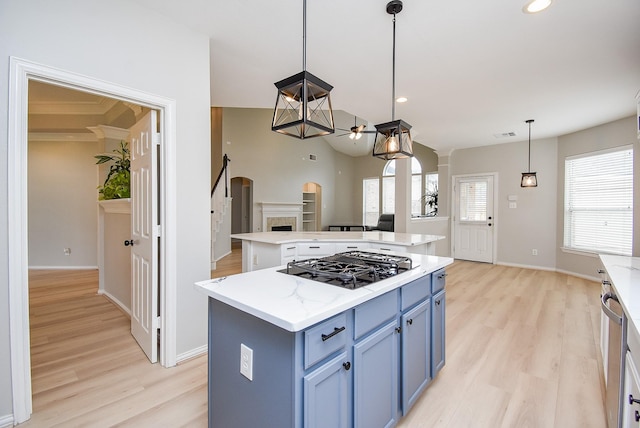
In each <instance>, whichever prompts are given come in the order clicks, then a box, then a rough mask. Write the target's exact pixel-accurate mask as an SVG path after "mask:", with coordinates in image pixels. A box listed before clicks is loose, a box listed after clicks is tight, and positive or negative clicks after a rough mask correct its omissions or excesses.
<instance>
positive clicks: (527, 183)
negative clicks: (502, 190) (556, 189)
mask: <svg viewBox="0 0 640 428" xmlns="http://www.w3.org/2000/svg"><path fill="white" fill-rule="evenodd" d="M520 187H538V177H536V173H535V172H523V173H522V181H520Z"/></svg>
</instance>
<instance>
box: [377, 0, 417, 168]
mask: <svg viewBox="0 0 640 428" xmlns="http://www.w3.org/2000/svg"><path fill="white" fill-rule="evenodd" d="M400 11H402V2H401V1H400V0H392V1H390V2H389V3H387V13H388V14H390V15H393V60H392V63H393V72H392V84H391V122H386V123H381V124H379V125H376V130H377V131H378V132H377V134H376V142H375V144H374V145H373V156H374V157H377V158H380V159H385V160H390V159H400V158H407V157H412V156H413V141H411V132H410V130H411V125H409V124H408V123H407V122H405V121H404V120H395V116H396V14H398V13H400Z"/></svg>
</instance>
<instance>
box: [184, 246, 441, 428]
mask: <svg viewBox="0 0 640 428" xmlns="http://www.w3.org/2000/svg"><path fill="white" fill-rule="evenodd" d="M404 256H409V257H410V258H411V259H412V261H413V267H412V269H410V270H407V271H406V272H402V273H399V274H397V275H395V276H393V277H390V278H387V279H384V280H380V281H378V282H374V283H372V284H370V285H367V286H364V287H361V288H356V289H346V288H343V287H339V286H335V285H331V284H325V283H321V282H316V281H313V280H310V279H305V278H300V277H297V276H294V275H287V274H286V273H283V272H280V271H279V270H282V267H280V268H268V269H263V270H257V271H251V272H246V273H242V274H238V275H233V276H229V277H225V278H218V279H211V280H207V281H202V282H199V283H197V284H196V287H197V288H198V289H199V290H201V291H202V292H204V293H205V294H206V295H207V296H209V344H208V346H209V363H208V364H209V367H208V368H209V373H208V376H209V377H208V388H209V390H208V391H209V426H210V427H234V428H236V427H247V428H249V427H251V428H254V427H278V428H281V427H298V428H300V427H307V428H311V427H332V428H336V427H367V428H371V427H385V426H394V425H395V424H396V423H397V422H398V420H399V419H400V418H401V417H402V415H404V414H406V413H407V412H408V411H409V410H410V408H411V406H412V405H413V403H414V402H415V400H416V399H417V398H418V397H419V395H420V394H421V393H422V392H423V391H424V389H425V388H426V387H427V386H428V385H429V383H430V382H431V380H432V379H433V377H434V376H436V374H437V373H438V371H439V370H440V369H441V368H442V367H443V365H444V360H445V358H444V357H445V354H444V349H445V348H444V343H445V335H444V331H445V325H444V316H445V276H446V274H445V270H444V268H445V267H446V266H447V265H449V264H450V263H452V262H453V260H452V259H450V258H445V257H436V256H427V255H418V254H409V255H407V254H404Z"/></svg>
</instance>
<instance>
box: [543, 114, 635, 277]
mask: <svg viewBox="0 0 640 428" xmlns="http://www.w3.org/2000/svg"><path fill="white" fill-rule="evenodd" d="M635 121H636V118H635V117H629V118H626V119H621V120H617V121H615V122H610V123H605V124H604V125H600V126H596V127H594V128H589V129H585V130H584V131H579V132H574V133H573V134H568V135H564V136H561V137H559V138H558V196H557V201H556V207H557V209H556V217H557V220H558V221H557V224H556V231H557V232H556V235H557V240H556V242H555V245H556V247H557V248H558V252H557V257H556V267H557V268H558V269H559V270H561V271H567V272H574V273H578V274H581V275H585V276H591V277H596V276H597V274H596V269H597V268H598V267H599V266H600V262H599V261H598V260H597V259H595V258H594V257H593V256H588V255H581V254H573V253H568V252H564V251H562V250H561V247H562V245H563V239H564V236H563V233H564V232H563V231H564V160H565V158H566V157H567V156H573V155H577V154H582V153H589V152H594V151H597V150H604V149H608V148H612V147H619V146H625V145H629V144H633V145H634V149H636V150H634V158H635V159H638V157H637V156H638V139H637V134H636V122H635ZM633 171H634V177H633V181H634V188H635V189H637V188H638V183H640V173H639V171H640V165H639V164H638V162H634V165H633ZM633 205H634V206H633V208H634V209H633V214H634V222H633V223H634V227H633V229H634V231H635V232H636V233H637V231H638V229H640V200H638V199H637V198H636V199H634V203H633ZM639 245H640V243H639V242H638V241H637V240H634V253H636V255H637V252H638V251H637V250H636V248H638V246H639Z"/></svg>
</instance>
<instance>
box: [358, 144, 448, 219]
mask: <svg viewBox="0 0 640 428" xmlns="http://www.w3.org/2000/svg"><path fill="white" fill-rule="evenodd" d="M395 179H396V161H395V160H390V161H387V163H386V164H385V165H384V168H383V169H382V177H370V178H365V179H363V181H362V193H363V198H362V199H363V201H362V202H363V204H362V206H363V209H362V214H363V223H364V224H365V225H366V226H375V225H376V223H377V221H378V217H379V216H380V214H384V213H394V212H395V192H396V187H395ZM437 212H438V173H437V172H434V173H429V172H427V173H425V174H423V173H422V165H421V164H420V161H419V160H418V159H416V158H415V157H414V158H411V215H412V216H422V215H427V216H434V215H436V214H437Z"/></svg>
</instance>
